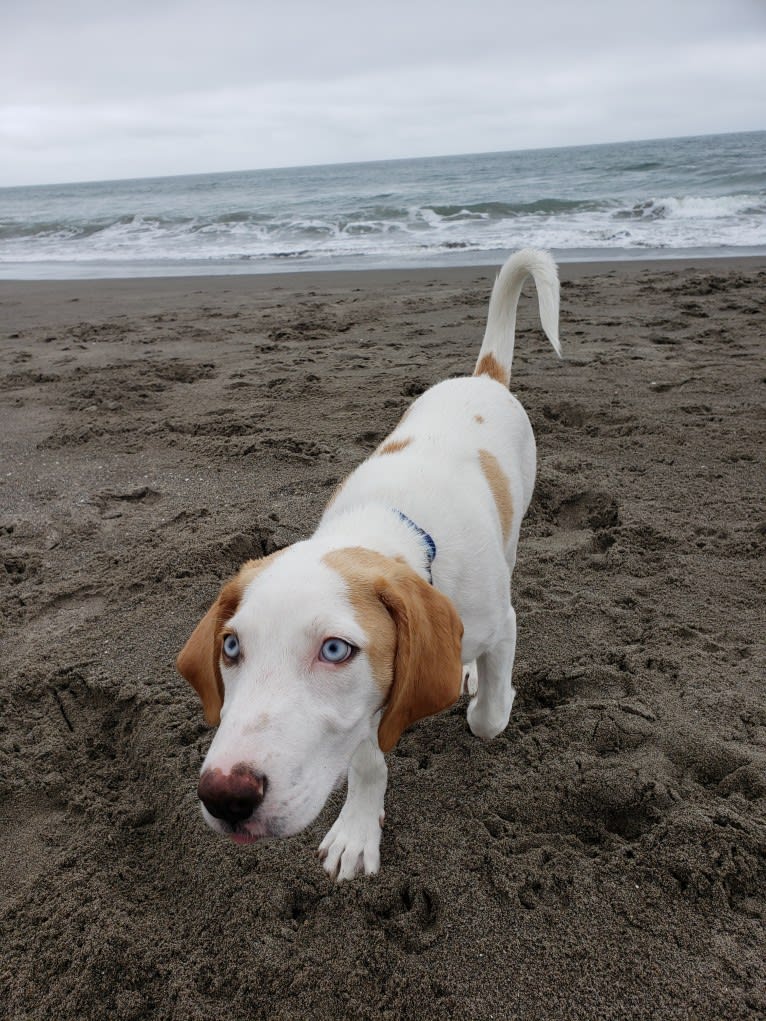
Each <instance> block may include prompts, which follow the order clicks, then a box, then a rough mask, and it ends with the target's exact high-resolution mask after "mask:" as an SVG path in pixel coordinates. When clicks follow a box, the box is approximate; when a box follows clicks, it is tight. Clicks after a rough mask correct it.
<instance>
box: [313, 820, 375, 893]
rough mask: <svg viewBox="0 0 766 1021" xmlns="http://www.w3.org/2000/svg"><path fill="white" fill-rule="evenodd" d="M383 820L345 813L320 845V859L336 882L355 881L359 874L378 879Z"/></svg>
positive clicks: (336, 821)
mask: <svg viewBox="0 0 766 1021" xmlns="http://www.w3.org/2000/svg"><path fill="white" fill-rule="evenodd" d="M382 826H383V816H382V814H381V816H380V818H377V817H376V816H372V815H370V814H369V813H364V814H362V813H360V812H355V811H353V810H350V811H349V808H348V806H347V805H346V806H344V808H343V811H342V812H341V813H340V815H339V816H338V818H337V819H336V820H335V824H334V826H333V827H332V829H331V830H330V832H329V833H328V834H327V836H326V837H325V838H324V840H323V841H322V843H321V844H320V845H319V857H320V858H321V859H322V866H323V868H324V870H325V872H326V873H327V874H328V875H329V876H330V877H331V878H332V879H335V880H336V882H338V883H341V882H342V881H343V880H344V879H353V878H354V876H355V875H357V873H359V872H364V874H365V875H366V876H372V875H374V874H375V873H376V872H377V871H378V869H379V868H380V834H381V828H382Z"/></svg>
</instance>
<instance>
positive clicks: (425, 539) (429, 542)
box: [392, 507, 436, 585]
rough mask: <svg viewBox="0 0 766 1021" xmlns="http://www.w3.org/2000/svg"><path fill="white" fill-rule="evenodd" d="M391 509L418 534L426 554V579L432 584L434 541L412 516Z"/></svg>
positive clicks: (394, 508)
mask: <svg viewBox="0 0 766 1021" xmlns="http://www.w3.org/2000/svg"><path fill="white" fill-rule="evenodd" d="M392 510H394V511H395V512H396V513H397V514H398V515H399V517H400V518H401V520H402V521H403V522H404V523H405V525H409V526H410V528H412V529H413V530H414V531H416V532H417V533H418V535H419V536H420V539H421V542H422V543H423V545H424V546H425V548H426V551H427V555H428V563H427V564H426V570H427V571H428V580H429V582H430V583H431V584H432V585H433V583H434V579H433V575H432V574H431V564H433V562H434V558H435V557H436V543H435V542H434V541H433V539H432V538H431V536H430V535H429V534H428V532H426V531H425V530H424V529H423V528H421V527H420V525H416V524H415V522H414V521H413V520H412V518H408V517H407V515H406V514H403V513H402V511H400V510H397V509H396V507H393V508H392Z"/></svg>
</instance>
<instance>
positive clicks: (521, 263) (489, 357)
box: [473, 248, 561, 386]
mask: <svg viewBox="0 0 766 1021" xmlns="http://www.w3.org/2000/svg"><path fill="white" fill-rule="evenodd" d="M530 275H531V276H532V278H533V279H534V281H535V287H536V288H537V300H538V303H539V306H540V322H541V323H542V326H543V329H544V330H545V335H546V336H547V338H548V340H549V341H550V342H551V344H552V345H553V349H554V351H555V352H556V354H557V355H558V356H559V358H560V357H561V345H560V344H559V274H558V269H557V267H556V263H555V262H554V261H553V259H552V258H551V256H550V255H549V254H548V252H539V251H536V250H535V249H534V248H525V249H524V250H523V251H521V252H516V254H515V255H512V256H511V257H510V259H509V260H508V261H507V262H506V264H505V265H504V266H503V268H502V269H501V270H500V273H499V274H498V277H497V280H496V281H495V286H494V287H493V288H492V297H491V298H490V299H489V314H488V316H487V329H486V330H485V331H484V340H483V342H482V345H481V351H479V359H478V361H477V362H476V368H475V369H474V372H473V374H474V376H491V377H492V378H493V379H496V380H497V381H498V383H504V384H505V385H506V386H507V385H508V384H509V383H510V380H511V362H512V361H513V344H514V340H515V333H516V307H517V305H518V304H519V296H520V295H521V288H522V285H523V283H524V281H525V280H526V278H527V277H528V276H530Z"/></svg>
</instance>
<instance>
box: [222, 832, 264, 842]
mask: <svg viewBox="0 0 766 1021" xmlns="http://www.w3.org/2000/svg"><path fill="white" fill-rule="evenodd" d="M229 836H230V837H231V839H232V840H233V841H234V843H235V844H254V843H255V842H256V840H257V839H258V837H254V836H253V835H252V834H250V833H230V834H229Z"/></svg>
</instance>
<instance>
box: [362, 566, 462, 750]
mask: <svg viewBox="0 0 766 1021" xmlns="http://www.w3.org/2000/svg"><path fill="white" fill-rule="evenodd" d="M378 597H379V598H380V600H381V601H382V603H383V605H384V606H385V607H386V609H387V610H388V612H389V614H390V615H391V617H392V619H393V621H394V624H395V625H396V654H395V658H394V679H393V683H392V685H391V690H390V692H389V695H388V701H387V703H386V706H385V709H384V712H383V717H382V719H381V721H380V726H379V727H378V744H379V745H380V749H381V751H383V752H388V751H390V750H391V749H392V748H393V747H394V745H395V744H396V742H397V741H398V740H399V737H400V736H401V734H402V731H403V730H406V729H407V727H409V726H410V724H412V723H414V722H415V721H416V720H420V719H423V717H424V716H433V715H434V714H435V713H439V712H441V711H442V709H446V708H447V707H448V706H451V705H452V703H453V702H455V701H456V700H457V698H458V696H459V695H460V690H461V686H462V680H463V665H462V658H461V651H460V650H461V640H462V637H463V622H462V621H461V620H460V617H459V616H458V612H457V610H456V609H455V607H454V605H453V604H452V602H451V600H449V599H448V598H447V597H446V596H445V595H443V594H442V593H441V592H439V591H438V590H437V589H435V588H434V587H433V586H432V585H429V584H428V583H427V582H425V581H423V579H422V578H420V577H419V576H418V575H417V574H415V572H414V571H412V570H409V569H407V568H402V569H401V570H400V571H398V572H396V573H395V574H393V575H387V576H386V577H385V578H382V579H381V580H380V581H379V583H378Z"/></svg>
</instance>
